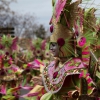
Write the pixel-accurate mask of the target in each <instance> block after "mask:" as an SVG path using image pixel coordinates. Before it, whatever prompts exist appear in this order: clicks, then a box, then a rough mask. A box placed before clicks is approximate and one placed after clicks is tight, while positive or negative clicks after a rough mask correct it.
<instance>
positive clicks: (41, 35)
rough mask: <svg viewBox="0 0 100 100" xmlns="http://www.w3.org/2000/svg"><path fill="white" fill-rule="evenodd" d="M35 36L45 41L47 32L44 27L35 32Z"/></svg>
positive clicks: (41, 26)
mask: <svg viewBox="0 0 100 100" xmlns="http://www.w3.org/2000/svg"><path fill="white" fill-rule="evenodd" d="M34 34H35V35H36V37H38V38H41V39H44V38H45V34H46V31H45V28H44V26H43V25H40V26H39V27H38V28H37V30H35V31H34Z"/></svg>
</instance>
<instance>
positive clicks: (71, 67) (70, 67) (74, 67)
mask: <svg viewBox="0 0 100 100" xmlns="http://www.w3.org/2000/svg"><path fill="white" fill-rule="evenodd" d="M73 61H74V64H77V62H78V63H80V65H79V66H78V67H76V66H75V65H73V66H70V64H71V62H68V63H67V64H66V66H65V70H66V71H69V70H73V69H80V68H84V65H83V63H82V61H81V60H80V59H78V58H75V59H73Z"/></svg>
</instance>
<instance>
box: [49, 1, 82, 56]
mask: <svg viewBox="0 0 100 100" xmlns="http://www.w3.org/2000/svg"><path fill="white" fill-rule="evenodd" d="M79 3H80V0H78V1H76V2H74V3H71V1H69V0H68V1H66V0H58V2H57V3H56V4H55V3H54V2H53V16H52V19H51V24H52V26H53V27H52V28H53V34H52V35H51V37H50V42H57V44H58V46H59V49H60V50H59V51H60V53H59V57H68V56H72V55H74V49H73V48H74V43H73V39H72V38H73V36H74V32H73V25H74V21H75V19H76V18H77V15H78V13H77V11H78V5H79Z"/></svg>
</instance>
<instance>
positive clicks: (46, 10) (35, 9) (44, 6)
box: [10, 0, 100, 27]
mask: <svg viewBox="0 0 100 100" xmlns="http://www.w3.org/2000/svg"><path fill="white" fill-rule="evenodd" d="M74 1H75V0H74ZM91 1H92V3H91V4H100V0H91ZM93 1H94V2H93ZM51 2H52V0H17V2H16V3H12V4H11V5H10V7H11V9H12V10H14V11H16V12H18V13H19V14H25V13H30V14H34V16H35V17H36V21H37V22H38V23H39V24H43V25H44V26H45V27H49V21H50V18H51V15H52V5H51Z"/></svg>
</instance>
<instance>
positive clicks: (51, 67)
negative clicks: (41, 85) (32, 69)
mask: <svg viewBox="0 0 100 100" xmlns="http://www.w3.org/2000/svg"><path fill="white" fill-rule="evenodd" d="M71 61H73V62H74V63H75V64H77V62H78V63H80V64H79V66H78V67H77V66H75V65H73V66H70V64H71ZM71 61H69V62H67V63H66V64H65V65H64V66H63V67H62V68H61V69H60V70H59V71H58V73H59V74H60V76H59V77H58V79H56V78H53V74H54V73H55V68H54V65H55V62H54V61H53V62H52V63H51V64H50V65H49V66H48V76H49V80H50V82H51V83H52V84H58V83H59V82H60V81H61V79H62V78H63V76H64V74H65V72H67V71H69V70H74V69H80V68H85V67H84V65H83V63H82V61H81V60H80V59H78V58H75V59H72V60H71ZM69 74H71V73H69Z"/></svg>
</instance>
